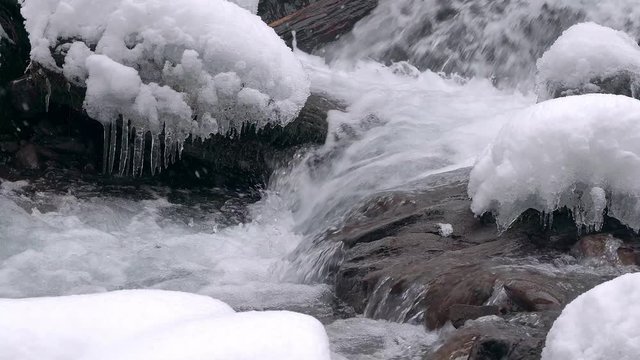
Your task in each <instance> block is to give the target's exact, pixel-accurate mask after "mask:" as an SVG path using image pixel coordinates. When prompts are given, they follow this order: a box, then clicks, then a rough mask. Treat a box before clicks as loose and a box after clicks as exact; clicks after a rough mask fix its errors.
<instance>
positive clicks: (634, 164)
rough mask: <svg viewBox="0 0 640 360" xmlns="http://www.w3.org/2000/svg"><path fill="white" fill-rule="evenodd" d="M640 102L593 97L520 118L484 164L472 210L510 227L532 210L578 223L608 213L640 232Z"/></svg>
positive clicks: (473, 182) (596, 222) (598, 221)
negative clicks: (567, 213) (563, 213)
mask: <svg viewBox="0 0 640 360" xmlns="http://www.w3.org/2000/svg"><path fill="white" fill-rule="evenodd" d="M639 177H640V101H638V100H635V99H633V98H629V97H626V96H618V95H605V94H589V95H580V96H569V97H566V98H560V99H555V100H550V101H546V102H543V103H540V104H537V105H534V106H532V107H531V108H529V109H527V110H525V111H523V112H521V113H519V114H517V115H515V116H514V117H513V120H512V121H511V122H510V123H508V124H507V125H505V127H504V128H503V129H502V130H501V131H500V133H499V135H498V137H497V138H496V139H495V140H494V142H493V143H492V144H491V145H489V147H488V148H487V149H486V150H485V152H484V154H483V155H482V156H481V157H480V158H479V160H478V161H477V163H476V165H475V167H474V169H473V171H472V172H471V179H470V182H469V195H470V196H471V197H472V198H473V202H472V205H471V209H472V210H473V212H474V213H475V214H476V215H481V214H483V213H485V212H493V213H494V214H495V215H496V218H497V223H498V226H499V227H500V228H501V229H506V228H507V227H509V226H510V225H511V223H513V221H515V219H516V218H517V217H518V216H519V215H520V214H521V213H522V212H524V211H526V210H527V209H529V208H532V209H536V210H538V211H540V212H544V213H547V214H550V213H552V212H553V211H554V210H558V209H560V208H562V207H567V208H568V209H570V210H571V211H572V213H573V216H574V219H575V221H576V223H577V224H578V225H583V226H585V227H587V228H588V229H590V230H598V229H599V228H601V227H602V222H603V213H604V211H605V208H606V211H607V214H608V215H609V216H611V217H615V218H617V219H618V220H620V221H621V222H622V223H624V224H626V225H628V226H629V227H631V228H633V229H634V230H636V231H638V230H640V201H639V200H640V185H639V184H638V182H637V179H638V178H639Z"/></svg>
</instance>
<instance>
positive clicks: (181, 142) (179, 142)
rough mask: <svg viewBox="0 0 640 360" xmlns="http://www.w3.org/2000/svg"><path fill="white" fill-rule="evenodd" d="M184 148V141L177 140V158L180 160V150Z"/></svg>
mask: <svg viewBox="0 0 640 360" xmlns="http://www.w3.org/2000/svg"><path fill="white" fill-rule="evenodd" d="M183 150H184V141H178V159H179V160H182V151H183Z"/></svg>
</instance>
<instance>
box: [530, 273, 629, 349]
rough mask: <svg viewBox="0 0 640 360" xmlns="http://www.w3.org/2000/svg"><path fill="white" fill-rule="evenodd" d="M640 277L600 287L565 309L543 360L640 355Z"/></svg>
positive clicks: (548, 340)
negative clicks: (639, 323) (639, 319)
mask: <svg viewBox="0 0 640 360" xmlns="http://www.w3.org/2000/svg"><path fill="white" fill-rule="evenodd" d="M638 318H640V273H635V274H626V275H623V276H620V277H618V278H616V279H614V280H611V281H609V282H606V283H604V284H601V285H598V286H596V287H595V288H593V289H591V290H590V291H587V292H586V293H584V294H582V295H581V296H579V297H578V298H577V299H575V300H574V301H573V302H571V303H570V304H569V305H567V306H566V307H565V309H564V310H563V311H562V314H560V317H559V318H558V319H557V320H556V322H555V323H554V324H553V327H552V328H551V331H550V332H549V334H548V335H547V340H546V345H545V348H544V350H543V351H542V360H574V359H581V360H599V359H619V360H634V359H637V358H638V354H640V326H639V325H638V321H637V319H638Z"/></svg>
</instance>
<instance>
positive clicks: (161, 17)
mask: <svg viewBox="0 0 640 360" xmlns="http://www.w3.org/2000/svg"><path fill="white" fill-rule="evenodd" d="M242 4H244V5H247V6H254V5H255V4H253V2H252V3H251V4H253V5H251V4H250V3H249V2H246V1H243V2H242ZM22 14H23V15H24V17H25V19H26V28H27V31H28V32H29V39H30V42H31V47H32V50H31V59H32V61H34V62H36V63H39V64H40V65H42V66H44V67H46V68H48V69H50V70H52V71H56V72H62V74H64V75H65V77H66V78H67V79H68V80H69V81H70V82H72V83H74V84H76V85H79V86H86V87H87V95H86V98H85V104H84V106H85V108H86V110H87V112H88V113H89V115H90V116H92V117H94V118H95V119H97V120H99V121H101V122H102V123H103V124H105V129H106V127H107V125H111V127H112V128H113V124H115V123H116V121H117V120H118V119H119V118H122V119H123V120H124V123H123V125H122V126H123V127H125V128H127V129H128V130H129V131H130V130H131V129H132V128H135V130H136V132H135V133H133V134H135V137H136V140H135V141H134V144H135V145H134V146H135V149H134V151H133V152H134V155H133V158H132V159H127V158H126V157H123V160H128V161H130V162H131V164H130V163H128V162H127V161H124V163H122V164H119V170H120V172H124V171H123V170H124V169H125V168H128V167H129V166H131V167H132V168H133V173H139V172H141V171H142V169H141V167H142V164H143V156H144V154H141V152H144V134H145V132H147V131H150V132H151V134H152V138H153V139H154V145H155V146H157V147H160V141H161V140H162V141H163V142H164V143H165V147H164V148H165V150H164V153H165V155H164V157H165V159H164V165H165V166H166V165H167V162H171V161H173V159H174V157H175V154H176V153H179V152H180V151H181V143H182V142H183V141H184V140H185V139H186V138H187V137H188V135H189V134H193V135H194V136H197V137H208V136H209V135H210V134H212V133H223V134H225V133H227V132H228V131H230V130H240V128H241V126H242V124H243V123H245V122H246V123H252V124H255V125H256V126H257V127H258V128H260V127H263V126H265V125H266V124H268V123H270V124H281V125H284V124H287V123H288V122H290V121H292V120H293V119H294V118H295V117H296V116H297V114H298V112H299V111H300V109H301V108H302V106H303V105H304V103H305V101H306V99H307V97H308V96H309V82H308V78H307V75H306V74H305V73H304V71H303V70H302V67H301V65H300V63H299V61H298V60H297V59H296V58H295V57H294V55H293V54H292V52H291V50H290V49H289V48H287V47H286V45H285V44H284V42H283V41H282V40H281V39H280V38H279V37H278V36H277V35H276V34H275V32H274V31H273V29H271V28H270V27H268V26H267V25H266V24H264V23H263V22H262V20H261V19H260V18H259V17H258V16H255V15H252V14H250V13H249V12H247V11H246V10H244V9H241V8H240V7H238V6H236V5H235V4H232V3H230V2H228V1H226V0H177V1H163V0H145V1H133V0H23V1H22ZM54 58H58V59H64V61H63V63H62V64H61V65H60V64H58V63H56V60H54ZM129 122H130V124H129ZM161 133H163V134H164V138H163V139H160V138H159V135H160V134H161ZM105 139H107V136H105ZM108 139H109V142H110V145H109V146H110V148H111V152H112V154H110V155H109V159H108V163H109V169H108V170H112V169H113V167H114V165H113V164H114V162H115V161H114V160H113V159H114V157H115V154H113V152H114V151H115V150H114V148H115V147H116V146H117V144H118V143H119V142H120V141H125V140H126V139H127V138H126V136H125V137H123V138H122V140H120V139H116V131H114V130H111V135H110V136H108ZM118 148H122V146H120V147H118ZM158 149H159V148H158ZM106 152H107V151H105V153H106ZM153 153H156V154H155V157H156V158H158V157H159V156H158V154H157V153H158V150H157V149H153V146H152V156H153V155H154V154H153ZM152 168H155V166H152Z"/></svg>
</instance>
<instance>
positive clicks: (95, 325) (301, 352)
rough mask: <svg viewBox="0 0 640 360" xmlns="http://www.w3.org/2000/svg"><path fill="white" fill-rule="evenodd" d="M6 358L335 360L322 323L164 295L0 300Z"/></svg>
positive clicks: (0, 354) (1, 340)
mask: <svg viewBox="0 0 640 360" xmlns="http://www.w3.org/2000/svg"><path fill="white" fill-rule="evenodd" d="M0 349H2V351H0V359H2V360H9V359H10V360H31V359H34V360H35V359H38V360H48V359H51V360H53V359H83V360H98V359H123V360H125V359H157V360H180V359H187V358H188V359H204V358H206V359H211V360H216V359H217V360H234V359H238V360H240V359H257V358H260V359H273V360H286V359H292V360H293V359H296V360H297V359H308V360H328V359H329V343H328V339H327V335H326V333H325V330H324V328H323V326H322V324H321V323H320V322H319V321H317V320H316V319H314V318H312V317H310V316H307V315H302V314H296V313H291V312H286V311H281V312H279V311H273V312H262V313H258V312H247V313H235V312H234V311H233V310H232V309H231V308H230V307H229V306H228V305H226V304H224V303H222V302H220V301H217V300H214V299H212V298H209V297H206V296H200V295H193V294H187V293H179V292H169V291H159V290H127V291H117V292H113V293H104V294H93V295H76V296H64V297H50V298H30V299H17V300H13V299H0Z"/></svg>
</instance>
